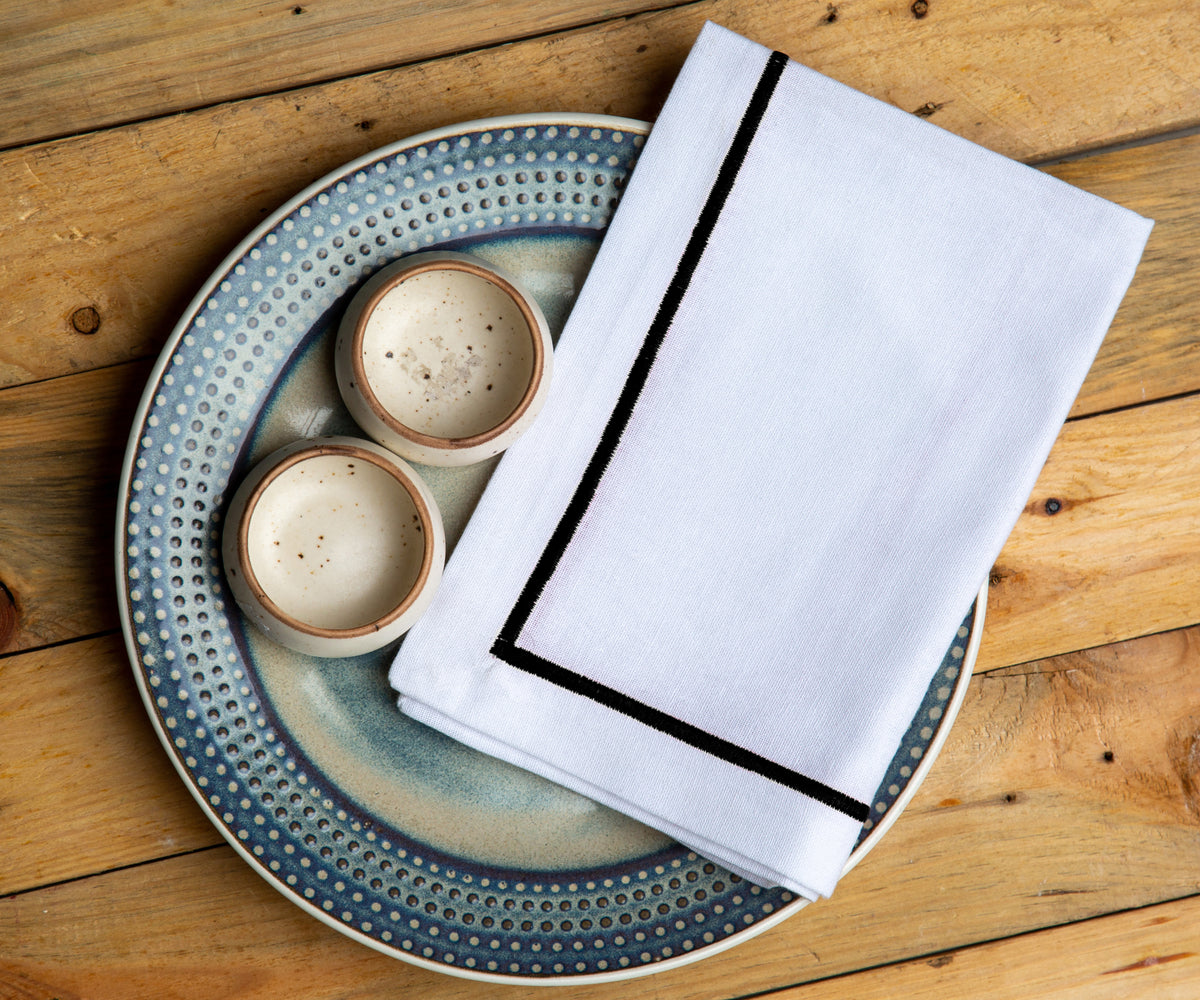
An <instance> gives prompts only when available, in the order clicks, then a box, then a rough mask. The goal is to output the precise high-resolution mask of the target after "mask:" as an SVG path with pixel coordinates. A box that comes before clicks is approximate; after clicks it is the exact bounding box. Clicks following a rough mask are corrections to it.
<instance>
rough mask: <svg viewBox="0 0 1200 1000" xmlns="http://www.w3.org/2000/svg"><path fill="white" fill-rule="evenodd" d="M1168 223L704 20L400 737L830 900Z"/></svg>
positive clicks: (445, 587) (454, 561) (431, 633)
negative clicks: (1158, 227) (536, 782)
mask: <svg viewBox="0 0 1200 1000" xmlns="http://www.w3.org/2000/svg"><path fill="white" fill-rule="evenodd" d="M1151 225H1152V223H1151V222H1149V221H1148V220H1145V219H1142V218H1140V217H1138V216H1136V215H1134V214H1133V213H1131V212H1128V211H1126V210H1125V209H1122V208H1119V207H1117V206H1115V205H1112V204H1110V203H1108V202H1105V201H1103V200H1101V199H1099V198H1096V197H1094V196H1092V195H1090V194H1086V193H1084V192H1082V191H1079V190H1077V189H1074V188H1072V187H1070V186H1068V185H1066V184H1064V183H1061V182H1060V181H1058V180H1055V179H1054V178H1052V177H1049V176H1047V175H1045V174H1042V173H1039V172H1038V171H1035V170H1032V169H1030V168H1028V167H1025V166H1022V165H1021V164H1018V163H1014V162H1012V161H1010V160H1007V159H1005V158H1003V157H1001V156H998V155H996V154H994V153H991V152H989V151H987V150H985V149H982V148H980V147H978V146H975V145H973V144H972V143H970V142H967V141H965V140H963V139H961V138H958V137H957V136H954V135H951V134H950V133H948V132H945V131H943V130H942V129H940V128H937V127H936V126H934V125H931V124H930V123H928V122H925V121H922V120H921V119H919V118H916V117H914V116H912V115H909V114H906V113H904V112H902V111H899V110H897V109H896V108H893V107H891V106H888V105H886V104H882V103H880V102H879V101H876V100H874V99H872V98H870V97H866V96H864V95H863V94H860V93H857V92H856V91H854V90H851V89H849V88H848V87H845V86H843V85H841V84H839V83H836V82H834V81H832V80H829V79H827V78H826V77H823V76H821V75H819V74H818V73H815V72H813V71H811V70H808V69H806V68H804V67H803V66H800V65H798V64H796V63H794V62H789V61H788V60H787V59H786V57H784V56H782V55H781V54H779V53H771V52H770V51H768V50H767V49H764V48H762V47H761V46H759V45H757V44H754V43H752V42H750V41H747V40H746V39H744V38H741V37H739V36H737V35H735V34H732V33H730V32H729V31H726V30H724V29H722V28H719V27H717V26H715V25H711V24H710V25H707V26H706V27H705V28H704V31H703V33H702V34H701V36H700V38H699V40H698V41H697V43H696V46H695V48H694V49H693V51H692V53H691V55H690V56H689V57H688V60H687V63H686V65H685V66H684V68H683V71H682V72H681V74H680V76H679V78H678V80H677V81H676V83H675V86H674V89H673V90H672V91H671V95H670V99H669V100H668V102H667V104H666V107H665V108H664V109H663V112H662V115H661V117H660V118H659V120H658V122H657V124H656V125H655V126H654V130H653V132H652V134H651V136H650V138H649V140H648V141H647V143H646V147H645V149H644V151H643V154H642V156H641V159H640V162H639V163H638V165H637V167H636V169H635V170H634V172H633V174H632V177H631V179H630V183H629V186H628V189H627V191H626V193H625V195H624V198H623V200H622V202H621V205H620V207H619V209H618V210H617V213H616V216H615V218H614V219H613V222H612V225H611V227H610V229H609V231H608V233H607V235H606V237H605V239H604V242H603V245H602V247H601V250H600V253H599V255H598V256H597V258H596V261H595V264H594V266H593V268H592V271H591V273H590V275H589V277H588V279H587V283H586V285H585V287H584V288H583V290H582V292H581V294H580V296H579V300H578V302H577V304H576V306H575V309H574V311H573V312H572V314H571V316H570V319H569V322H568V324H567V328H566V330H565V331H564V333H563V335H562V338H561V341H560V343H559V346H558V349H557V354H556V359H555V374H554V380H555V381H554V384H553V387H552V389H551V392H550V397H549V400H548V402H547V404H546V407H545V409H544V411H543V413H542V415H541V416H540V417H539V419H538V421H537V422H536V423H535V425H534V426H533V428H532V429H531V430H530V431H529V432H528V433H527V434H526V435H525V437H524V438H522V439H521V440H520V441H518V442H517V444H516V445H514V446H513V447H512V448H511V449H510V450H509V451H508V453H507V455H506V456H505V458H504V460H503V461H502V462H501V464H500V466H499V468H498V469H497V470H496V473H495V475H494V476H493V478H492V480H491V483H490V485H489V486H488V489H487V492H486V494H485V495H484V497H483V499H482V501H481V502H480V504H479V506H478V508H477V509H476V511H475V513H474V515H473V517H472V519H471V522H470V524H469V526H468V528H467V530H466V533H465V534H464V536H463V538H462V540H461V541H460V542H459V544H458V547H457V550H456V551H455V553H454V555H453V557H452V558H451V560H450V562H449V565H448V566H447V568H446V573H445V578H444V579H443V582H442V586H441V590H440V592H439V593H438V595H437V597H436V599H435V601H434V604H433V606H432V607H431V608H430V609H429V611H428V612H427V614H426V615H425V617H424V619H423V620H422V621H421V622H419V623H418V625H417V627H416V628H414V629H413V631H412V632H411V633H410V634H409V636H408V637H407V639H406V640H405V642H404V644H403V646H402V648H401V650H400V653H399V655H398V657H397V659H396V661H395V665H394V667H393V668H392V672H391V682H392V684H393V685H394V686H395V687H396V688H397V689H398V690H399V691H400V692H401V693H402V697H401V699H400V707H401V709H402V710H403V711H404V712H406V713H407V714H409V715H410V716H412V717H414V718H416V719H419V720H421V721H423V722H425V723H428V724H429V725H431V726H434V727H436V728H437V729H440V730H442V731H443V732H445V733H448V734H449V735H451V736H453V737H455V738H457V739H459V740H461V741H462V742H464V743H467V744H470V745H471V746H474V747H476V748H478V749H481V750H483V751H486V752H487V753H490V754H494V755H495V756H498V757H502V758H504V759H506V760H508V761H511V762H514V763H516V764H518V765H521V766H523V767H526V768H528V769H530V770H532V771H536V772H538V773H540V774H542V775H544V776H546V777H549V778H551V779H553V780H555V781H558V782H560V783H562V784H564V785H567V786H569V787H571V788H573V789H576V790H577V791H580V792H582V793H584V794H586V795H589V796H591V797H593V798H595V799H598V800H599V801H601V802H604V803H607V804H608V805H610V806H613V807H614V808H616V809H619V810H621V811H623V812H625V813H628V814H630V815H632V816H634V817H636V818H638V819H640V820H642V821H644V822H646V823H648V824H650V825H652V826H655V827H657V828H659V829H661V830H663V831H666V832H668V833H670V834H671V835H673V836H675V837H676V838H677V839H678V840H679V841H681V842H682V843H684V844H686V845H688V846H689V847H692V848H694V849H696V850H697V851H699V852H701V853H702V854H704V855H706V856H708V857H710V858H712V859H714V860H717V861H720V862H723V863H724V864H726V865H728V866H729V867H732V868H733V869H735V870H738V871H741V872H743V873H747V874H748V875H749V876H750V877H751V878H752V879H754V880H755V881H758V882H761V883H764V884H779V885H783V886H786V887H788V888H791V889H792V890H794V891H797V892H800V893H802V894H804V895H806V896H810V897H814V896H817V895H827V894H828V893H829V892H830V891H831V890H832V889H833V887H834V884H835V883H836V881H837V879H838V877H839V875H840V873H841V871H842V867H843V865H844V863H845V861H846V859H847V857H848V856H849V853H850V851H851V849H852V847H853V845H854V842H855V839H856V838H857V837H858V835H859V833H860V831H861V828H862V823H863V821H864V819H865V818H866V817H867V811H868V804H869V802H870V800H871V796H872V795H873V793H874V791H875V789H876V788H877V786H878V784H879V781H880V779H881V777H882V775H883V774H884V772H885V769H886V768H887V765H888V763H889V761H890V760H891V758H892V756H893V754H894V753H895V751H896V749H897V747H898V745H899V743H900V740H901V738H902V736H903V734H904V732H905V729H906V728H907V726H908V725H909V723H910V722H911V721H912V717H913V714H914V712H915V711H916V709H917V706H918V705H919V703H920V701H921V698H922V696H923V694H924V692H925V691H926V689H927V687H928V685H929V683H930V681H931V678H932V676H933V673H934V671H935V670H936V669H937V666H938V664H939V662H940V660H941V658H942V656H943V655H944V653H945V651H946V649H947V647H948V646H949V645H950V642H951V640H952V637H953V636H954V634H955V630H956V629H957V628H958V626H959V623H960V621H961V620H962V618H963V615H964V613H965V612H966V611H967V609H968V608H969V607H970V605H971V601H972V599H973V598H974V596H975V595H976V593H977V592H978V590H979V588H980V586H981V584H982V582H983V580H984V578H985V576H986V574H987V572H988V569H989V567H990V566H991V564H992V562H993V560H994V559H995V557H996V556H997V554H998V553H999V551H1000V548H1001V546H1002V544H1003V542H1004V540H1005V537H1006V536H1007V535H1008V533H1009V531H1010V530H1011V528H1012V526H1013V523H1014V522H1015V520H1016V518H1017V516H1018V515H1019V513H1020V511H1021V509H1022V506H1023V505H1024V503H1025V501H1026V498H1027V497H1028V495H1029V492H1030V490H1031V489H1032V487H1033V485H1034V481H1035V479H1036V477H1037V474H1038V471H1039V469H1040V468H1041V466H1042V463H1043V461H1044V460H1045V458H1046V455H1047V454H1048V452H1049V450H1050V447H1051V445H1052V443H1053V442H1054V439H1055V437H1056V435H1057V433H1058V430H1059V428H1060V426H1061V424H1062V422H1063V420H1064V419H1065V418H1066V416H1067V413H1068V410H1069V408H1070V406H1071V402H1072V400H1073V399H1074V397H1075V394H1076V392H1077V390H1078V388H1079V385H1080V383H1081V382H1082V380H1083V378H1084V375H1085V374H1086V372H1087V370H1088V367H1089V365H1090V363H1091V360H1092V358H1093V356H1094V354H1095V352H1096V349H1097V348H1098V346H1099V344H1100V341H1101V340H1102V339H1103V336H1104V332H1105V330H1106V329H1107V327H1108V325H1109V322H1110V321H1111V319H1112V316H1113V314H1114V312H1115V311H1116V309H1117V305H1118V303H1119V302H1120V301H1121V297H1122V295H1123V294H1124V292H1125V289H1126V287H1127V285H1128V284H1129V281H1130V280H1131V278H1132V277H1133V273H1134V269H1135V267H1136V265H1137V262H1138V258H1139V257H1140V255H1141V251H1142V247H1143V245H1144V244H1145V241H1146V238H1147V236H1148V235H1149V232H1150V228H1151Z"/></svg>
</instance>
